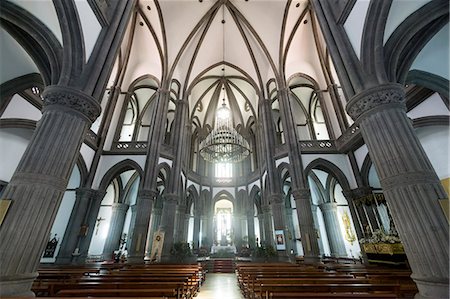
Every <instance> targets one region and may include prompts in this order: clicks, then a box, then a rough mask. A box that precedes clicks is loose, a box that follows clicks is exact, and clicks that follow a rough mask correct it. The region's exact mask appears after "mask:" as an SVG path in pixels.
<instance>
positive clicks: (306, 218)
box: [292, 189, 320, 263]
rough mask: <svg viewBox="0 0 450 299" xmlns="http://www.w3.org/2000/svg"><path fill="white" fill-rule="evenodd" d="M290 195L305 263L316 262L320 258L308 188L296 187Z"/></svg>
mask: <svg viewBox="0 0 450 299" xmlns="http://www.w3.org/2000/svg"><path fill="white" fill-rule="evenodd" d="M292 195H293V196H294V199H295V206H296V210H297V216H298V224H299V226H300V235H301V241H302V247H303V254H304V259H305V263H317V262H318V261H319V260H320V250H319V244H318V242H317V234H316V229H315V227H314V218H313V215H312V211H311V193H310V191H309V189H297V190H293V191H292Z"/></svg>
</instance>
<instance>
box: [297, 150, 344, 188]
mask: <svg viewBox="0 0 450 299" xmlns="http://www.w3.org/2000/svg"><path fill="white" fill-rule="evenodd" d="M313 169H318V170H322V171H325V172H327V173H329V174H331V175H333V176H334V177H335V178H336V179H337V181H338V182H339V184H340V185H341V187H342V190H350V184H349V183H348V180H347V177H346V176H345V174H344V173H343V172H342V170H340V169H339V167H337V166H336V165H334V164H333V163H332V162H330V161H328V160H325V159H322V158H318V159H315V160H314V161H312V162H311V163H309V164H308V166H307V167H306V168H305V171H304V173H305V176H308V174H309V172H310V171H312V170H313Z"/></svg>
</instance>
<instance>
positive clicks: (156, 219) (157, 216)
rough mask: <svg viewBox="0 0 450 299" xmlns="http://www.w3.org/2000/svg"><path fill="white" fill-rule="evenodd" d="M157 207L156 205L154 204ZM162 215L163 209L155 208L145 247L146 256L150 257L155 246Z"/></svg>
mask: <svg viewBox="0 0 450 299" xmlns="http://www.w3.org/2000/svg"><path fill="white" fill-rule="evenodd" d="M154 205H156V204H154ZM161 214H162V208H160V207H153V209H152V216H151V217H150V221H151V224H150V229H149V231H148V235H147V245H146V246H145V256H148V257H150V253H151V251H152V246H153V235H154V233H155V232H156V231H157V230H158V228H159V225H160V224H161Z"/></svg>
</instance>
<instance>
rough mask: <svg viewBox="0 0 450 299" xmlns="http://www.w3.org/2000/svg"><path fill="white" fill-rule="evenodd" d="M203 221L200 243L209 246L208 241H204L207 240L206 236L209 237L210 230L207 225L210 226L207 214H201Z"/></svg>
mask: <svg viewBox="0 0 450 299" xmlns="http://www.w3.org/2000/svg"><path fill="white" fill-rule="evenodd" d="M201 222H202V239H201V240H200V244H201V246H204V247H208V246H209V244H206V242H204V240H206V239H205V238H208V237H207V235H208V230H207V226H208V217H206V216H205V215H202V216H201ZM209 242H211V240H209Z"/></svg>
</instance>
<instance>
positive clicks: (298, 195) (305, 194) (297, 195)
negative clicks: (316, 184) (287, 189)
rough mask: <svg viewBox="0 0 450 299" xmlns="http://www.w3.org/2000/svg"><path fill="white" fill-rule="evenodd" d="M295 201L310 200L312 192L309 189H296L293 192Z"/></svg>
mask: <svg viewBox="0 0 450 299" xmlns="http://www.w3.org/2000/svg"><path fill="white" fill-rule="evenodd" d="M292 195H293V196H294V199H295V200H301V199H310V198H311V191H310V190H309V189H306V188H305V189H296V190H293V191H292Z"/></svg>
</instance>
